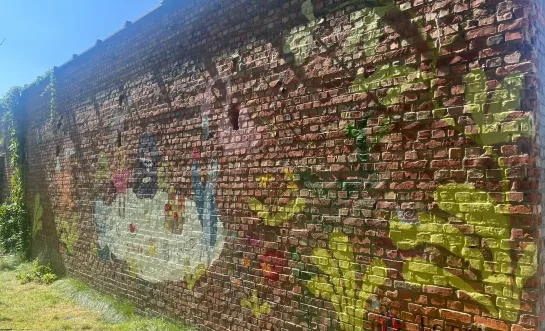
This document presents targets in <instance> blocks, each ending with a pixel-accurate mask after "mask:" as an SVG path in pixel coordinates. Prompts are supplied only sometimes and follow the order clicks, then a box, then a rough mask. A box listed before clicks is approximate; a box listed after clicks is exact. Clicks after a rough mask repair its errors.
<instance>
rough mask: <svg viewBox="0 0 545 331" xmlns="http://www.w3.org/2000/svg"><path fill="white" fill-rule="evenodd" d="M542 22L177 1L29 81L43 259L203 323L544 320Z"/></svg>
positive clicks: (406, 325) (524, 3)
mask: <svg viewBox="0 0 545 331" xmlns="http://www.w3.org/2000/svg"><path fill="white" fill-rule="evenodd" d="M544 22H545V20H544V19H543V11H542V4H541V3H539V2H538V1H533V0H517V1H510V0H494V1H491V0H472V1H466V0H443V1H420V0H414V1H405V0H374V1H373V0H371V1H367V0H366V1H364V0H341V1H322V0H295V1H283V0H282V1H234V0H233V1H232V0H224V1H218V2H213V1H199V2H191V1H176V0H171V1H164V2H163V3H162V5H161V6H160V7H158V8H157V9H155V10H154V11H152V12H150V13H149V14H147V15H146V16H144V17H143V18H141V19H140V20H138V21H136V22H134V23H130V22H128V23H127V24H126V25H125V27H124V28H123V29H122V30H120V31H118V32H117V33H116V34H114V35H112V36H111V37H109V38H108V39H106V40H104V41H100V40H99V41H97V44H96V45H95V46H94V47H92V48H90V49H89V50H87V51H86V52H84V53H82V54H80V55H78V56H74V58H73V59H71V60H70V61H69V62H67V63H65V64H64V65H62V66H60V67H58V68H54V70H53V72H52V74H51V79H48V80H49V81H48V80H44V81H43V82H41V83H39V84H36V85H34V86H32V87H30V88H28V89H27V90H26V91H25V92H24V93H23V96H22V98H23V100H24V103H25V109H26V111H27V112H28V114H29V116H28V119H27V122H28V123H27V135H26V141H25V153H26V158H25V160H26V163H27V164H26V165H25V170H26V173H27V175H26V177H25V178H26V180H27V192H26V193H27V195H26V196H27V200H28V201H27V206H28V207H29V209H30V210H29V215H30V216H31V218H32V223H33V224H32V235H33V254H34V255H36V256H40V257H41V258H44V259H50V260H52V261H53V262H54V264H55V265H56V266H57V268H61V269H63V270H65V271H66V272H67V273H69V274H71V275H74V276H76V277H79V278H81V279H83V280H85V281H87V282H89V283H91V284H93V285H95V286H97V287H98V288H100V289H102V290H105V291H108V292H110V293H115V294H117V295H120V296H122V297H125V298H128V299H130V300H132V301H134V302H135V303H136V305H137V307H138V310H140V311H141V312H146V313H153V314H160V315H164V316H168V317H171V318H175V319H178V320H181V321H185V322H190V323H193V324H195V325H198V326H199V327H200V328H202V329H207V330H278V331H280V330H346V331H357V330H387V329H388V330H454V329H456V330H458V329H464V330H479V329H480V330H485V329H486V330H505V331H507V330H509V331H524V330H540V328H541V327H542V326H543V325H544V324H543V312H542V311H543V309H542V303H543V302H544V299H543V294H544V292H543V290H542V287H543V281H544V278H543V271H542V268H541V267H540V266H542V265H543V263H542V257H541V255H540V252H541V251H542V249H543V245H542V241H541V239H542V237H543V234H542V232H541V231H542V230H541V229H542V222H541V219H542V216H541V206H542V195H541V190H542V188H543V185H542V182H541V181H540V178H541V172H542V170H541V167H540V164H541V163H542V162H543V161H542V155H544V154H545V153H544V152H543V151H542V149H541V144H540V141H542V139H543V130H545V128H543V126H542V125H541V124H540V123H541V122H540V111H541V109H542V108H541V107H540V101H541V102H542V98H541V94H542V88H541V85H540V80H541V78H540V75H539V73H540V72H539V70H542V68H541V66H540V65H541V61H540V60H542V59H543V57H542V56H540V55H542V53H540V52H542V45H543V40H542V35H543V23H544ZM540 68H541V69H540ZM540 137H541V138H540Z"/></svg>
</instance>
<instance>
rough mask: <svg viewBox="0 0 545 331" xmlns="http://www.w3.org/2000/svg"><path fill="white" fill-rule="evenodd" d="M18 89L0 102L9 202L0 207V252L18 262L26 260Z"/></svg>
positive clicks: (27, 242)
mask: <svg viewBox="0 0 545 331" xmlns="http://www.w3.org/2000/svg"><path fill="white" fill-rule="evenodd" d="M21 93H22V88H20V87H14V88H11V89H10V90H9V92H8V93H7V94H6V96H5V97H4V98H3V99H2V100H0V111H1V112H2V121H3V124H4V125H5V127H6V131H7V132H8V133H9V137H8V138H9V154H10V168H11V173H12V176H11V195H10V199H9V200H8V201H6V202H5V203H4V204H3V205H2V206H0V251H1V252H4V253H11V252H17V253H18V254H19V255H20V256H21V257H22V258H28V257H29V256H30V232H31V229H30V219H29V217H28V214H27V211H26V206H25V198H24V179H23V168H22V165H23V151H22V147H21V146H22V140H23V139H24V131H23V130H22V129H21V128H22V127H23V119H24V113H23V110H22V107H21Z"/></svg>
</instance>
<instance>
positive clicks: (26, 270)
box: [16, 260, 57, 284]
mask: <svg viewBox="0 0 545 331" xmlns="http://www.w3.org/2000/svg"><path fill="white" fill-rule="evenodd" d="M16 277H17V279H18V280H19V281H20V282H21V284H26V283H30V282H37V283H43V284H51V283H53V282H54V281H55V280H56V279H57V275H55V273H54V272H53V269H51V266H50V265H49V264H47V265H44V264H40V262H38V260H34V261H33V262H32V264H31V265H30V267H28V266H21V268H20V270H19V273H18V274H17V276H16Z"/></svg>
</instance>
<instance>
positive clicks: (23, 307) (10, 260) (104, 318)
mask: <svg viewBox="0 0 545 331" xmlns="http://www.w3.org/2000/svg"><path fill="white" fill-rule="evenodd" d="M32 267H33V265H32V264H31V263H21V262H20V261H19V260H18V259H17V258H15V257H13V256H1V255H0V307H2V309H0V327H2V328H4V329H6V328H7V329H15V330H19V329H35V328H36V325H39V326H40V330H122V331H123V330H126V331H132V330H143V331H144V330H145V331H155V330H157V331H159V330H161V331H163V330H165V331H189V330H191V328H189V327H184V326H180V325H177V324H175V323H172V322H170V321H168V320H167V319H164V318H149V317H143V316H140V315H138V314H136V313H135V309H134V306H133V305H132V304H130V303H128V302H127V301H123V300H117V299H116V298H114V297H112V296H109V295H104V294H102V293H100V292H99V291H97V290H95V289H93V288H91V287H89V286H87V285H86V284H84V283H82V282H80V281H78V280H75V279H71V278H63V279H60V280H57V281H55V282H54V283H53V284H52V285H45V284H43V283H37V282H31V283H27V284H20V282H19V281H18V279H17V275H18V273H20V272H21V270H29V269H31V268H32Z"/></svg>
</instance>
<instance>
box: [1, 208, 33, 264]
mask: <svg viewBox="0 0 545 331" xmlns="http://www.w3.org/2000/svg"><path fill="white" fill-rule="evenodd" d="M29 239H30V233H29V227H28V214H27V211H26V210H25V208H24V205H22V204H20V203H9V204H6V203H4V204H2V205H0V252H1V253H6V254H8V253H15V252H17V253H20V254H21V255H23V256H24V255H26V254H27V250H28V247H29Z"/></svg>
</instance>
